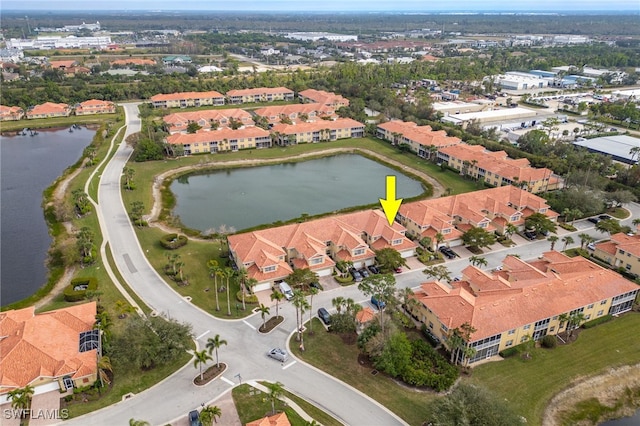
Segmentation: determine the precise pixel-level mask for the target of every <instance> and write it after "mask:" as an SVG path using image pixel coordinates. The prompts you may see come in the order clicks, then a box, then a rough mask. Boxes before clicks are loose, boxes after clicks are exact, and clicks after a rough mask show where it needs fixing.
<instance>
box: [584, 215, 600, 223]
mask: <svg viewBox="0 0 640 426" xmlns="http://www.w3.org/2000/svg"><path fill="white" fill-rule="evenodd" d="M587 220H588V221H589V222H591V223H593V224H594V225H597V224H598V222H600V219H599V218H597V217H590V218H589V219H587Z"/></svg>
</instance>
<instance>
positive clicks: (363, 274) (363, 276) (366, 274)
mask: <svg viewBox="0 0 640 426" xmlns="http://www.w3.org/2000/svg"><path fill="white" fill-rule="evenodd" d="M358 272H360V275H362V278H367V277H368V276H369V271H367V268H362V269H360V270H359V271H358Z"/></svg>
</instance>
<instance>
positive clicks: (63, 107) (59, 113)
mask: <svg viewBox="0 0 640 426" xmlns="http://www.w3.org/2000/svg"><path fill="white" fill-rule="evenodd" d="M69 114H71V108H70V107H69V105H67V104H56V103H53V102H45V103H43V104H40V105H36V106H34V107H31V108H29V110H27V118H29V119H31V118H50V117H68V116H69Z"/></svg>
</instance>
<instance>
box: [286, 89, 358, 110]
mask: <svg viewBox="0 0 640 426" xmlns="http://www.w3.org/2000/svg"><path fill="white" fill-rule="evenodd" d="M298 95H299V96H302V97H304V98H307V99H310V100H312V101H313V102H317V103H319V104H324V105H331V106H336V107H340V106H349V99H346V98H343V97H342V96H340V95H336V94H335V93H333V92H325V91H324V90H315V89H307V90H303V91H302V92H300V93H298Z"/></svg>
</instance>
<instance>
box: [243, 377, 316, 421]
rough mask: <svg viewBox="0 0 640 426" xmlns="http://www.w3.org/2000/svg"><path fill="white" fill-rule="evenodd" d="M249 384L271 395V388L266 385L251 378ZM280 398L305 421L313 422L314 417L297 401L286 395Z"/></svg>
mask: <svg viewBox="0 0 640 426" xmlns="http://www.w3.org/2000/svg"><path fill="white" fill-rule="evenodd" d="M247 384H249V385H250V386H253V387H254V388H256V389H258V390H259V391H261V392H263V393H265V394H267V395H269V389H267V388H266V387H264V386H262V385H261V384H260V383H258V382H255V381H253V380H251V381H248V382H247ZM280 400H281V401H284V402H285V403H286V404H287V405H288V406H289V407H291V408H293V410H294V411H295V412H296V413H298V415H299V416H300V417H302V418H303V419H304V420H305V421H307V422H312V421H313V417H311V416H310V415H308V414H307V413H306V412H305V411H304V410H303V409H302V408H300V406H299V405H298V404H296V403H295V402H293V401H292V400H290V399H289V398H287V397H286V396H283V397H281V398H280Z"/></svg>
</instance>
